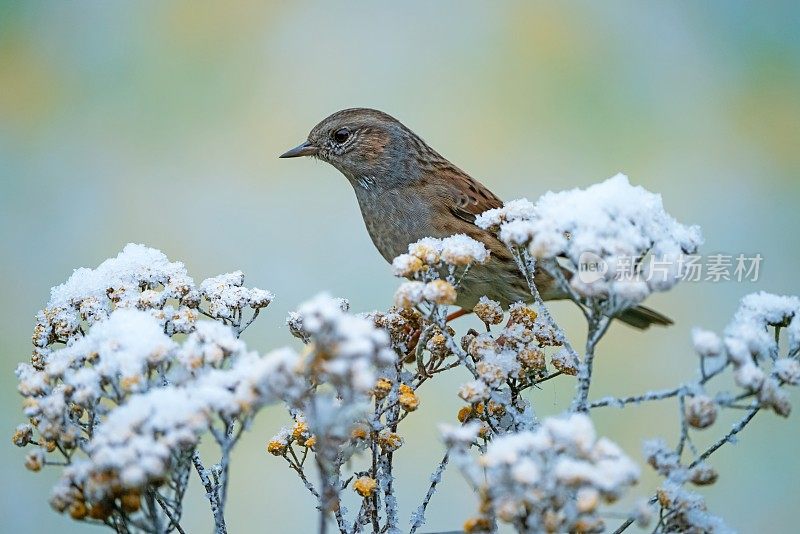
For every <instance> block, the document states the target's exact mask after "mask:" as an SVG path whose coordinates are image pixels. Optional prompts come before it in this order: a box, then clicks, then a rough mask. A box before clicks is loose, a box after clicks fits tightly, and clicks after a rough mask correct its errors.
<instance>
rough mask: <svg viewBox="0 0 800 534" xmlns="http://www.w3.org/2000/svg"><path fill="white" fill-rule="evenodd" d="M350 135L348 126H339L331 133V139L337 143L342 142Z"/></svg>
mask: <svg viewBox="0 0 800 534" xmlns="http://www.w3.org/2000/svg"><path fill="white" fill-rule="evenodd" d="M349 137H350V129H349V128H339V129H338V130H336V131H335V132H334V133H333V140H334V141H336V142H337V143H344V142H345V141H347V139H348V138H349Z"/></svg>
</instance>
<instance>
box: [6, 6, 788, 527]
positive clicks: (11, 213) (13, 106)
mask: <svg viewBox="0 0 800 534" xmlns="http://www.w3.org/2000/svg"><path fill="white" fill-rule="evenodd" d="M799 14H800V12H799V11H798V7H797V3H791V4H790V3H788V2H787V3H785V4H780V3H771V4H770V5H769V7H768V6H767V5H755V4H752V5H750V6H748V5H747V4H745V3H742V2H718V3H713V2H711V3H707V2H704V3H689V2H680V3H672V4H671V5H668V4H666V3H660V4H653V3H648V5H645V4H644V3H634V2H630V3H613V2H580V3H578V2H574V3H559V4H557V5H556V4H551V5H543V4H534V3H489V2H475V3H472V2H416V3H404V5H403V6H402V7H400V6H390V5H388V4H386V5H380V4H378V3H375V4H372V3H371V4H367V3H352V4H350V3H337V4H336V5H335V6H334V5H325V6H323V5H321V3H319V4H314V3H306V2H293V3H291V4H290V3H278V2H276V3H274V4H273V5H267V4H266V3H264V2H238V3H236V6H235V7H233V6H232V5H231V4H229V3H222V2H219V3H205V2H190V1H186V2H154V1H151V2H136V3H132V2H129V3H122V2H38V1H31V2H16V1H7V0H6V1H2V2H0V244H2V259H1V260H0V292H1V293H0V294H1V295H2V307H0V369H2V373H0V384H2V390H0V404H1V405H2V406H3V407H4V408H3V410H2V411H0V414H1V415H0V428H3V429H5V432H6V434H7V435H8V436H10V434H11V431H12V429H13V427H14V426H15V425H16V424H17V423H18V422H21V421H22V417H21V413H20V398H19V396H18V395H17V394H16V391H15V379H14V376H13V369H14V367H15V365H16V363H17V362H18V361H22V360H25V359H26V358H28V356H29V348H30V345H29V343H30V341H29V337H30V336H29V332H30V330H31V327H32V324H33V315H34V314H35V313H36V311H37V310H38V309H39V308H40V307H41V306H43V305H44V304H45V302H46V301H47V298H48V288H49V287H50V286H52V285H55V284H58V283H60V282H61V281H63V280H65V279H66V278H67V276H68V275H69V274H70V273H71V271H72V269H73V268H76V267H79V266H95V265H97V264H98V263H99V262H100V261H102V260H103V259H105V258H106V257H109V256H113V255H115V254H116V253H117V252H118V251H119V250H120V249H121V248H122V246H123V245H124V244H125V243H127V242H129V241H134V242H141V243H146V244H148V245H150V246H153V247H157V248H159V249H161V250H163V251H164V252H165V253H166V254H167V255H168V256H169V257H170V258H172V259H178V260H182V261H184V262H185V263H186V265H187V267H188V268H189V271H190V274H192V275H193V276H194V277H195V279H196V280H197V281H199V280H200V279H202V278H204V277H206V276H211V275H214V274H217V273H220V272H225V271H230V270H234V269H242V270H244V271H245V273H246V274H247V281H248V283H249V284H252V285H257V286H260V287H266V288H269V289H271V290H273V291H274V292H275V293H277V295H278V299H277V301H276V302H275V303H274V304H273V306H272V307H271V309H270V310H269V311H268V313H267V314H266V316H263V318H262V319H259V321H258V322H257V323H256V324H255V325H254V326H253V327H252V328H251V330H250V331H248V333H247V334H246V340H247V341H248V343H249V344H250V345H251V346H252V347H254V348H257V349H259V350H262V351H265V350H267V349H270V348H273V347H277V346H281V345H284V344H287V343H291V339H290V336H289V334H288V332H287V330H286V328H285V327H284V325H283V318H284V316H285V313H286V311H287V310H289V309H292V308H293V307H295V306H296V305H297V304H298V303H299V302H301V301H302V300H303V299H305V298H307V297H309V296H311V295H313V294H315V293H316V292H318V291H320V290H329V291H331V292H332V293H334V294H336V295H341V296H346V297H348V298H350V300H351V303H352V307H353V309H354V310H355V311H366V310H371V309H375V308H384V307H386V306H387V305H388V304H389V302H390V299H391V296H392V293H393V291H394V288H395V287H396V284H397V281H396V280H395V279H393V278H392V276H391V274H390V271H389V269H388V267H387V265H386V264H384V261H383V260H382V259H381V258H380V257H379V255H378V254H377V252H376V251H375V250H374V249H373V247H372V244H371V243H370V241H369V238H368V237H367V234H366V231H365V230H364V227H363V223H362V222H361V219H360V215H359V213H358V209H357V205H356V202H355V199H354V197H353V194H352V192H351V191H350V190H349V189H350V187H349V186H348V184H347V182H346V181H345V180H344V179H343V177H342V176H340V175H339V174H338V173H337V172H336V171H335V170H334V169H333V168H331V167H328V166H325V165H322V164H319V163H316V162H313V161H298V160H293V161H286V160H278V159H277V155H278V154H280V153H281V152H282V151H284V150H285V149H287V148H290V147H293V146H295V145H296V144H297V143H298V142H300V141H301V140H303V139H304V138H305V135H306V134H307V132H308V130H309V129H310V128H311V127H312V126H313V125H314V124H316V122H317V121H319V120H320V119H322V118H323V117H325V116H327V115H328V114H329V113H331V112H333V111H336V110H338V109H341V108H345V107H352V106H369V107H376V108H379V109H383V110H385V111H388V112H389V113H391V114H393V115H395V116H397V117H398V118H400V119H401V120H402V121H404V122H405V123H406V124H408V125H409V126H411V127H412V128H413V129H414V130H415V131H416V132H418V133H419V134H420V135H422V136H423V137H424V138H425V139H426V140H427V141H428V142H429V143H430V144H431V145H432V146H434V147H435V148H436V149H437V150H439V151H440V152H441V153H443V154H444V155H445V156H447V157H449V158H450V159H451V160H453V161H454V162H455V163H456V164H458V165H459V166H460V167H462V168H464V169H465V170H467V171H468V172H469V173H471V174H472V175H473V176H475V177H477V178H479V179H481V180H482V181H484V183H486V184H487V185H488V186H489V187H490V188H492V189H493V190H494V191H495V192H496V193H498V194H499V195H500V196H501V197H503V198H507V199H510V198H517V197H521V196H527V197H529V198H536V197H537V196H538V195H540V194H541V193H542V192H544V191H546V190H548V189H563V188H568V187H573V186H585V185H588V184H590V183H592V182H596V181H599V180H601V179H604V178H606V177H608V176H611V175H612V174H614V173H616V172H617V171H622V172H625V173H627V174H629V176H630V177H631V180H632V181H633V182H634V183H638V184H642V185H644V186H645V187H647V188H648V189H651V190H653V191H657V192H661V193H662V194H663V196H664V201H665V204H666V206H667V209H668V211H670V212H671V213H672V214H674V215H675V216H676V217H677V218H678V219H679V220H680V221H682V222H686V223H697V224H700V225H701V226H702V227H703V230H704V234H705V237H706V245H705V247H704V249H703V250H704V252H705V253H709V254H710V253H717V252H722V253H726V254H738V253H740V252H741V253H746V254H754V253H761V254H762V256H763V257H764V262H763V265H762V273H761V279H760V280H759V281H758V282H757V283H736V282H726V283H717V284H712V283H693V284H692V283H687V284H683V285H679V286H678V287H677V288H676V289H675V290H674V291H673V292H672V293H670V294H666V295H657V296H656V297H654V298H653V299H651V302H650V304H651V305H652V306H654V307H657V308H658V309H660V310H661V311H663V312H665V313H667V314H668V315H670V316H671V317H673V318H674V319H675V320H676V325H675V326H674V327H672V328H670V329H666V330H664V329H662V330H653V331H650V332H647V333H638V332H634V331H632V330H629V329H627V328H626V327H624V326H617V327H615V328H613V329H612V331H611V333H610V334H609V335H608V337H607V339H605V340H604V341H603V343H602V345H601V347H600V356H599V369H598V373H597V375H596V376H597V378H596V381H595V385H594V389H593V395H592V396H593V397H597V396H602V395H605V394H608V393H612V392H615V393H618V394H633V393H637V392H641V391H643V390H645V389H650V388H658V387H666V386H670V385H675V384H676V383H679V382H680V381H681V380H686V379H688V378H689V377H690V376H691V374H690V373H691V372H692V369H693V368H694V365H695V363H696V362H695V359H694V357H693V356H692V353H691V350H690V342H689V332H690V329H691V327H692V326H693V325H702V326H705V327H708V328H712V329H716V330H719V329H721V328H722V327H723V326H724V325H725V323H726V322H727V320H728V318H729V317H730V315H731V314H732V313H733V311H734V309H735V308H736V305H737V301H738V299H739V298H740V297H741V296H743V295H744V294H746V293H748V292H751V291H754V290H759V289H764V290H768V291H773V292H779V293H780V292H782V293H792V292H794V293H797V292H798V289H800V288H798V284H797V283H796V278H795V272H796V270H797V265H798V264H800V249H799V248H798V245H800V239H798V237H797V230H798V222H800V216H798V212H797V209H798V200H799V199H800V173H799V171H800V144H799V142H800V132H799V131H798V128H800V126H798V125H800V99H799V98H798V95H800V39H798V30H799V28H798V23H799V22H800V17H799ZM554 311H555V313H556V314H557V316H558V317H559V318H560V319H561V320H562V321H563V322H564V324H565V325H566V326H567V327H568V328H569V329H570V330H571V332H573V333H574V337H575V339H576V340H578V341H579V342H580V338H581V336H582V334H581V331H582V325H581V323H580V321H579V320H578V319H579V318H578V316H577V314H576V313H575V310H573V309H572V308H571V307H570V306H568V305H565V304H563V305H557V306H555V307H554ZM471 324H472V323H470V320H469V319H466V320H460V321H459V322H457V323H456V326H457V327H458V328H459V329H460V330H462V329H464V328H466V327H468V326H470V325H471ZM461 378H462V377H461V376H457V375H454V376H451V377H449V378H444V379H443V380H442V381H441V382H440V384H439V385H438V386H437V385H436V384H434V385H433V387H426V388H424V389H423V390H422V392H421V400H422V409H421V411H420V412H419V413H417V414H415V415H414V416H413V417H410V418H409V419H408V422H407V426H406V436H407V444H406V446H405V447H403V449H401V451H400V453H399V454H397V455H396V458H397V462H398V464H399V467H400V468H399V470H398V472H399V473H400V474H401V477H402V478H401V481H400V483H399V484H400V486H399V487H400V503H401V505H402V507H403V510H404V514H405V515H406V517H407V514H408V513H410V511H411V510H412V509H413V508H415V507H416V506H417V504H418V502H419V499H420V497H421V495H422V494H423V493H424V489H425V487H426V485H427V477H428V473H429V471H430V469H431V468H432V467H433V466H434V465H435V463H436V462H437V461H438V458H439V457H440V455H441V450H442V447H441V444H440V442H439V441H438V438H437V431H436V427H435V423H436V422H437V421H441V420H448V421H454V420H455V412H456V410H457V408H458V407H459V406H460V402H459V400H458V399H457V398H456V396H455V389H456V387H457V385H458V384H459V383H460V380H461ZM571 390H572V383H571V382H569V381H568V380H563V381H562V382H561V384H552V383H550V384H548V385H547V386H546V387H544V388H543V389H542V390H541V391H538V392H536V393H534V394H533V396H534V401H535V403H536V406H537V408H538V410H539V412H540V413H541V414H547V413H556V412H558V411H559V410H560V409H562V408H563V406H564V405H565V403H566V402H567V400H568V398H569V395H570V393H571ZM796 420H797V415H796V414H795V415H793V416H792V417H791V418H790V419H789V420H788V421H784V420H781V419H780V418H778V417H777V416H775V415H774V414H771V413H765V414H763V415H759V417H758V418H757V419H756V420H755V421H754V422H753V423H752V425H751V426H750V427H749V428H748V429H747V431H746V432H745V434H744V435H743V438H742V439H741V441H740V443H739V444H738V445H736V446H730V447H726V448H725V449H723V450H722V451H720V452H719V453H718V454H717V455H716V456H715V457H714V461H713V464H714V465H715V466H716V467H717V468H718V469H719V471H720V472H721V473H722V476H721V477H720V480H719V482H718V483H717V485H716V486H714V487H712V488H709V489H708V490H707V491H704V493H705V494H706V495H707V496H708V501H709V505H710V507H711V509H712V510H713V511H714V512H717V513H719V514H720V515H722V516H723V517H725V518H726V520H727V521H728V523H729V524H730V525H731V526H733V527H734V528H736V529H738V530H740V531H742V532H767V531H772V532H779V531H784V532H786V531H790V530H792V529H794V528H796V511H795V510H794V509H793V503H795V502H797V501H798V499H800V485H798V484H797V477H798V475H800V466H799V465H798V463H797V461H796V449H797V440H798V438H800V428H798V425H797V422H796ZM285 421H286V418H285V415H284V414H283V413H281V411H280V410H279V409H277V408H269V409H266V410H265V411H264V412H263V413H262V414H261V415H260V416H259V418H258V419H257V423H256V425H255V427H254V429H253V430H252V432H250V433H249V434H247V435H246V436H245V438H244V439H243V442H242V443H241V444H240V446H239V448H238V450H236V452H235V455H234V471H233V481H232V489H231V494H230V504H229V511H228V515H229V525H230V531H231V532H232V533H237V534H238V533H249V532H307V531H310V530H311V529H312V528H313V526H312V525H314V521H315V518H314V511H313V502H312V500H311V499H310V498H309V496H308V495H307V493H306V490H305V489H304V488H303V487H302V485H301V484H300V482H299V481H298V480H297V479H296V478H295V477H293V476H292V474H291V473H290V472H289V470H288V469H287V468H285V466H284V465H283V464H282V463H281V462H280V461H279V460H278V459H276V458H274V457H271V456H268V455H267V454H266V453H265V452H264V444H265V442H266V440H267V439H268V438H269V436H271V435H272V434H273V433H274V431H275V430H277V428H278V427H279V426H280V425H282V424H284V422H285ZM596 422H597V425H598V427H599V430H600V432H601V433H605V434H609V435H612V436H613V437H615V439H617V440H618V441H619V442H620V443H621V444H622V445H623V447H624V448H625V449H626V450H627V451H628V452H629V453H631V454H632V455H633V456H634V457H635V458H636V459H637V460H639V461H641V452H640V443H641V439H642V438H643V437H647V436H654V435H661V436H665V437H668V438H674V437H675V436H676V421H675V409H674V407H673V406H672V405H667V404H665V405H662V406H653V407H641V408H632V409H629V410H626V411H624V412H620V411H618V410H615V409H607V411H601V412H597V413H596ZM727 424H728V420H727V419H723V420H722V421H721V422H719V423H718V424H717V425H716V426H715V427H713V428H712V429H711V430H707V431H705V432H702V433H698V442H699V444H700V445H703V444H704V443H706V442H708V441H710V440H711V439H712V438H713V436H715V435H720V434H721V433H724V432H725V431H726V429H727ZM5 443H6V445H5V446H4V448H3V452H2V456H0V468H2V473H3V474H4V480H5V483H3V484H2V485H0V517H2V518H3V519H2V522H0V531H4V532H37V533H38V532H50V531H55V530H56V529H58V531H59V532H63V533H65V534H66V533H68V532H79V531H83V530H87V527H85V526H82V525H81V524H79V523H75V522H72V521H71V520H70V519H68V518H66V517H61V516H59V515H57V514H56V513H55V512H53V511H51V510H50V508H49V507H48V505H47V499H48V495H49V487H50V485H51V484H52V482H53V480H54V478H55V475H56V473H55V471H53V470H45V472H42V473H38V474H32V473H29V472H26V471H25V470H24V468H23V467H22V461H23V455H24V453H23V451H21V450H17V449H15V448H14V447H13V446H12V445H11V444H10V441H9V440H8V439H7V440H6V441H5ZM643 471H644V473H645V476H644V477H643V480H642V482H641V484H640V487H639V488H638V489H637V491H638V492H639V493H640V494H641V495H647V494H650V492H651V491H652V489H653V487H654V486H653V485H654V484H655V479H654V477H653V476H652V475H651V473H650V472H649V470H648V469H644V470H643ZM474 509H475V499H474V497H473V496H472V495H471V494H469V493H468V492H466V491H465V490H464V485H463V484H462V480H461V478H460V476H459V475H458V474H457V473H456V472H449V473H448V474H447V475H446V477H445V483H444V485H443V488H442V491H441V492H440V493H439V494H438V495H437V496H436V497H435V498H434V500H433V504H432V509H431V512H430V514H429V517H430V521H429V524H428V526H429V530H435V529H439V530H443V529H448V528H454V527H457V526H459V525H460V524H461V523H462V521H463V520H464V519H465V518H466V517H467V516H469V515H470V514H471V513H472V512H473V510H474ZM620 509H622V510H624V507H622V508H620ZM616 523H617V521H616V520H610V523H609V524H612V525H615V524H616ZM184 524H185V526H186V528H187V531H188V532H208V531H210V528H211V527H210V525H211V522H210V514H209V513H208V511H207V507H206V506H205V503H204V502H203V500H202V496H201V494H200V492H199V490H198V489H197V487H196V486H193V488H192V493H191V494H190V496H189V499H188V507H187V511H186V519H185V522H184Z"/></svg>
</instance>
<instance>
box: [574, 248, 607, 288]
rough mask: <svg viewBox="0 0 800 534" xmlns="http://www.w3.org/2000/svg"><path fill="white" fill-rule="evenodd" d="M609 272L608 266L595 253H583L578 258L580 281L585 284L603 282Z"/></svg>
mask: <svg viewBox="0 0 800 534" xmlns="http://www.w3.org/2000/svg"><path fill="white" fill-rule="evenodd" d="M606 272H608V264H607V263H606V262H605V260H603V258H601V257H600V256H598V255H597V254H595V253H594V252H583V253H582V254H581V255H580V257H579V258H578V279H579V280H580V281H581V282H583V283H584V284H591V283H594V282H597V281H598V280H602V279H603V277H604V276H605V274H606Z"/></svg>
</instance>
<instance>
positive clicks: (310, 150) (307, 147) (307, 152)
mask: <svg viewBox="0 0 800 534" xmlns="http://www.w3.org/2000/svg"><path fill="white" fill-rule="evenodd" d="M318 151H319V149H318V148H317V147H315V146H314V145H312V144H311V142H310V141H306V142H305V143H303V144H301V145H298V146H296V147H294V148H293V149H291V150H287V151H286V152H284V153H283V154H281V155H280V156H278V157H281V158H299V157H300V156H313V155H314V154H316V153H317V152H318Z"/></svg>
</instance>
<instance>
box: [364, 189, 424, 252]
mask: <svg viewBox="0 0 800 534" xmlns="http://www.w3.org/2000/svg"><path fill="white" fill-rule="evenodd" d="M379 181H380V180H379V179H377V180H376V179H370V180H367V179H363V180H362V179H357V180H354V181H353V189H355V192H356V197H357V198H358V205H359V207H360V208H361V215H362V217H363V218H364V224H365V225H366V227H367V232H369V236H370V238H372V242H373V243H374V244H375V247H376V248H377V249H378V251H379V252H380V253H381V255H382V256H383V257H384V258H385V259H386V261H389V262H390V261H392V260H393V259H394V258H395V257H397V256H399V255H400V254H402V253H404V252H407V251H408V245H409V243H413V242H415V241H418V240H420V239H422V238H423V237H440V236H435V235H433V233H432V232H433V229H434V225H433V224H431V211H430V208H429V207H428V205H429V203H426V202H423V199H421V198H419V195H418V194H416V193H414V192H413V191H410V190H409V188H403V187H401V188H392V189H386V188H382V187H381V186H380V185H379Z"/></svg>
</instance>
